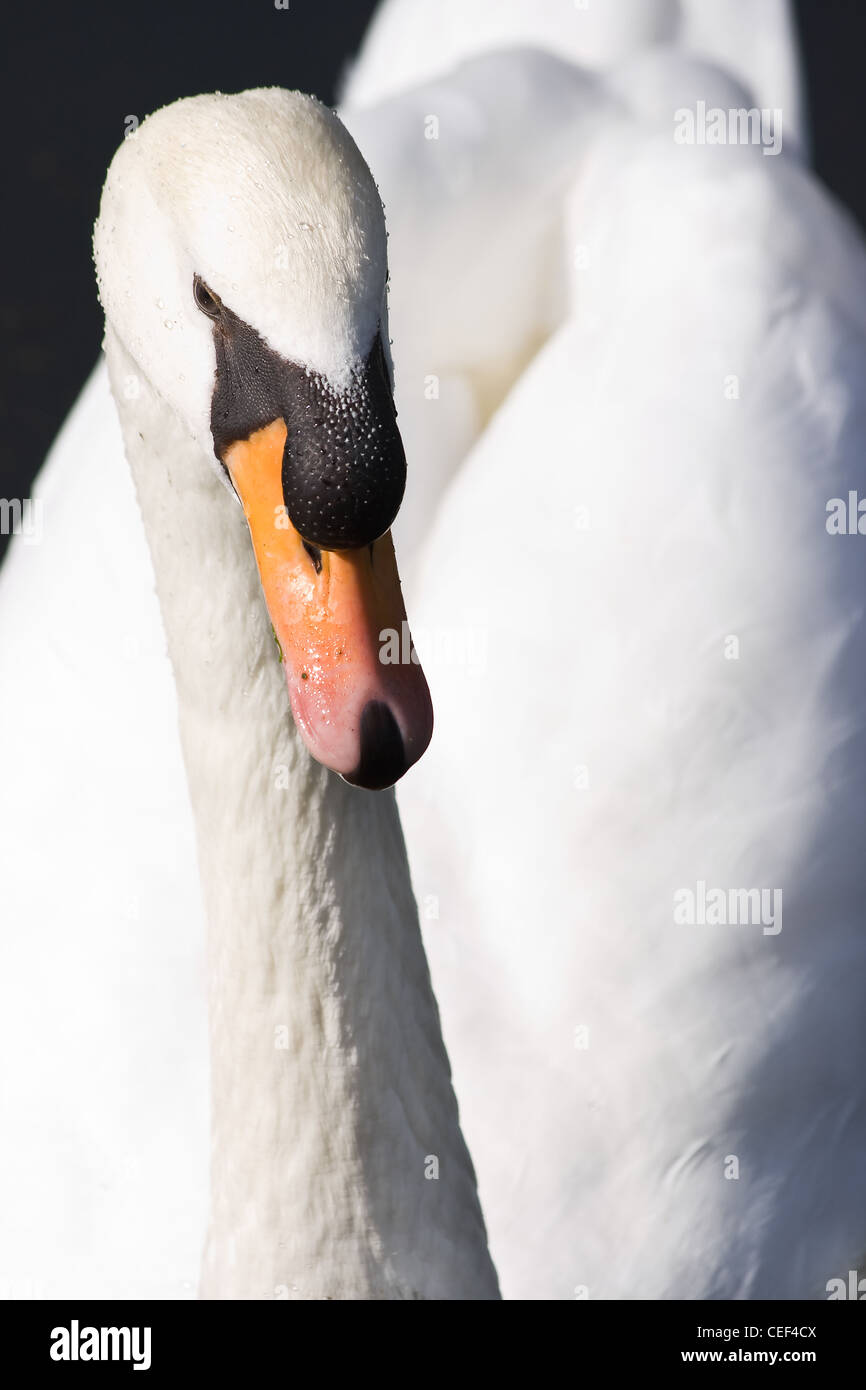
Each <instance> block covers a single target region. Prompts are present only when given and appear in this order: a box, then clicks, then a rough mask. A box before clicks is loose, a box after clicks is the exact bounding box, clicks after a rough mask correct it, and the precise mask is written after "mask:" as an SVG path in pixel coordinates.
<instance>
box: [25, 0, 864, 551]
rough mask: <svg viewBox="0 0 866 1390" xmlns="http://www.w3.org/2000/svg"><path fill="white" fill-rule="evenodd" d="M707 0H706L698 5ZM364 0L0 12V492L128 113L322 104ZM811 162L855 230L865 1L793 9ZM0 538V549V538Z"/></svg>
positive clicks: (355, 38) (56, 348) (42, 412)
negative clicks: (190, 100) (260, 92)
mask: <svg viewBox="0 0 866 1390" xmlns="http://www.w3.org/2000/svg"><path fill="white" fill-rule="evenodd" d="M708 3H712V0H708ZM374 7H375V5H374V0H290V8H289V9H288V10H287V11H286V10H277V9H276V8H275V6H274V4H273V0H209V2H208V3H196V0H116V3H113V4H109V3H106V2H105V0H99V2H98V3H91V4H86V5H82V4H74V3H66V4H63V3H54V0H50V3H38V0H37V3H30V4H29V5H28V6H27V8H26V9H25V8H24V7H23V6H19V7H18V8H16V9H14V10H9V9H7V13H6V17H5V19H4V33H3V40H4V43H3V47H4V50H5V53H4V58H3V69H2V82H0V107H2V111H0V117H2V129H3V135H4V139H3V146H4V151H3V194H4V198H3V202H4V214H3V218H2V221H0V229H2V230H0V251H2V260H0V266H2V295H0V496H4V497H25V496H27V495H28V493H29V488H30V483H31V480H32V478H33V475H34V473H35V472H36V470H37V469H38V467H39V466H40V464H41V462H42V459H43V457H44V455H45V453H46V450H47V449H48V446H49V445H50V443H51V440H52V439H53V437H54V435H55V434H56V433H57V430H58V428H59V426H60V424H61V422H62V420H63V418H64V416H65V415H66V413H67V411H68V410H69V407H70V406H71V405H72V402H73V401H74V399H75V397H76V395H77V393H78V391H79V389H80V387H81V385H82V384H83V382H84V380H85V378H86V376H87V374H88V372H89V371H90V369H91V367H92V365H93V363H94V361H95V359H96V355H97V353H98V350H99V344H100V338H101V333H102V322H101V314H100V311H99V307H98V304H97V301H96V292H95V284H94V277H93V268H92V263H91V255H90V237H91V229H92V225H93V220H94V217H95V215H96V211H97V208H98V203H99V193H100V189H101V187H102V181H103V179H104V177H105V170H106V168H107V166H108V164H109V162H110V160H111V157H112V154H113V153H114V151H115V149H116V148H117V146H118V144H119V143H120V141H121V139H122V138H123V134H124V129H125V126H124V122H125V118H126V117H127V116H128V115H135V116H137V117H138V118H139V119H143V117H144V116H146V115H147V114H148V113H149V112H150V111H153V110H155V109H156V108H157V107H159V106H163V105H165V103H166V102H169V101H173V100H175V98H177V97H180V96H190V95H192V94H193V93H196V92H206V91H213V90H216V89H222V90H225V91H240V90H242V89H243V88H245V87H256V86H268V85H271V84H274V85H279V86H283V87H299V88H301V89H303V90H305V91H309V92H314V93H315V94H316V95H317V96H319V97H321V98H322V99H323V100H324V101H327V102H333V101H334V100H335V94H336V88H337V84H338V82H339V79H340V76H341V74H342V72H343V70H344V67H345V65H346V63H347V61H348V60H349V58H350V57H351V55H352V54H353V53H354V51H355V50H356V48H357V46H358V43H359V41H360V38H361V35H362V34H363V32H364V29H365V28H366V25H367V23H368V20H369V17H370V14H371V13H372V11H373V9H374ZM796 13H797V21H798V26H799V32H800V38H801V43H802V49H803V55H804V61H805V69H806V79H807V88H808V94H809V102H810V109H811V121H812V132H813V153H814V163H815V166H816V168H817V171H818V173H819V174H820V175H821V177H822V178H823V179H824V181H825V182H826V183H827V184H828V185H829V186H830V188H832V189H833V190H834V191H835V192H836V194H837V195H838V196H839V197H840V198H841V199H842V200H843V201H844V202H845V203H847V205H848V206H849V208H851V209H852V211H853V212H854V213H855V215H856V216H857V217H858V218H859V220H860V223H861V225H862V226H864V227H866V179H864V175H863V157H862V144H863V130H864V117H863V103H862V92H863V85H864V82H863V75H862V68H863V60H864V49H866V43H864V40H866V4H864V3H862V0H799V3H798V4H797V7H796ZM2 543H3V542H2V539H0V544H2Z"/></svg>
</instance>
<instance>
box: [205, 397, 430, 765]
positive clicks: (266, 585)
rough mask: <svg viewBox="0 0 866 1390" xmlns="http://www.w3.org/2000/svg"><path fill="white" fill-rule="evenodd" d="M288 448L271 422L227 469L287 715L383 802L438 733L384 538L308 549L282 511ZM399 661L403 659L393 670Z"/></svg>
mask: <svg viewBox="0 0 866 1390" xmlns="http://www.w3.org/2000/svg"><path fill="white" fill-rule="evenodd" d="M285 441H286V425H285V423H284V421H283V420H281V419H279V420H274V421H273V422H272V423H271V424H269V425H266V426H265V427H264V428H263V429H260V430H257V431H256V432H255V433H254V434H252V435H250V437H249V438H248V439H242V440H238V441H236V442H235V443H233V444H231V445H229V447H228V448H227V449H226V451H225V453H224V455H223V462H224V464H225V466H226V468H227V470H228V473H229V476H230V478H231V480H232V483H233V485H234V488H235V491H236V492H237V494H238V496H239V498H240V500H241V503H242V505H243V509H244V514H245V515H246V518H247V523H248V525H249V528H250V535H251V537H252V542H253V549H254V551H255V556H256V562H257V564H258V567H259V576H260V578H261V582H262V589H263V591H264V596H265V602H266V603H267V606H268V612H269V613H270V617H271V622H272V624H273V628H274V632H275V634H276V637H277V641H278V642H279V645H280V649H281V652H282V658H283V662H284V665H285V669H286V678H287V680H288V686H289V698H290V700H291V705H292V713H293V714H294V717H295V723H296V724H297V726H298V729H299V730H300V733H301V736H302V738H303V740H304V742H305V743H306V745H307V747H308V748H309V750H310V752H311V753H312V755H313V757H314V758H316V759H318V761H319V762H320V763H323V764H324V765H325V767H329V768H331V769H332V771H334V772H338V773H339V774H340V775H341V776H342V777H343V778H345V780H346V781H347V782H352V783H353V784H355V785H356V786H359V787H367V788H369V789H371V790H381V789H382V788H384V787H389V786H391V785H392V784H393V783H394V782H396V781H398V779H399V778H400V777H402V776H403V773H404V772H406V770H407V769H408V768H410V767H411V766H412V764H413V763H415V762H417V761H418V759H419V758H420V757H421V754H422V753H423V752H424V750H425V748H426V747H427V745H428V743H429V742H430V737H431V734H432V732H433V706H432V704H431V701H430V691H429V689H428V687H427V681H426V680H425V677H424V673H423V671H422V670H421V667H420V665H419V664H418V659H417V657H416V656H415V653H414V648H412V646H411V639H408V625H407V623H406V609H405V607H404V605H403V595H402V591H401V588H400V576H399V574H398V572H397V561H396V557H395V554H394V545H393V542H392V540H391V533H390V531H388V532H386V534H385V535H384V536H381V537H380V538H379V539H378V540H377V541H375V542H374V543H373V544H372V545H369V546H364V547H363V548H362V549H360V550H319V549H317V548H316V547H315V546H312V545H310V544H309V543H308V542H306V541H304V539H303V537H302V536H301V535H300V534H299V532H298V531H297V530H296V529H295V527H294V526H293V525H292V523H291V521H290V520H289V517H288V513H287V510H286V507H285V505H284V501H283V491H282V481H281V474H282V460H283V449H284V447H285ZM395 639H396V640H395ZM407 639H408V640H407ZM395 652H396V653H397V654H398V655H400V656H401V657H402V656H408V658H409V659H408V660H405V661H404V660H398V661H391V660H389V658H390V657H391V656H392V655H393V654H394V653H395ZM383 658H384V659H383Z"/></svg>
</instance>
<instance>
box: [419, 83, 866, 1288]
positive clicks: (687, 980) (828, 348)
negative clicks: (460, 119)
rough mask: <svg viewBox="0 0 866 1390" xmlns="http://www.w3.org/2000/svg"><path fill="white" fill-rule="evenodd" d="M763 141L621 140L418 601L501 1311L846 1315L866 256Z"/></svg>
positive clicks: (578, 196)
mask: <svg viewBox="0 0 866 1390" xmlns="http://www.w3.org/2000/svg"><path fill="white" fill-rule="evenodd" d="M646 63H647V64H650V63H652V64H660V63H664V64H665V66H666V70H667V71H666V79H667V81H668V82H670V80H671V76H672V73H671V68H672V66H673V63H672V60H671V58H669V57H656V56H653V57H648V58H647V59H646ZM689 80H690V75H689V71H688V69H687V67H686V68H682V65H681V71H680V73H679V78H678V81H679V83H680V85H681V86H682V85H683V84H684V83H687V82H688V81H689ZM702 80H703V79H702ZM644 85H645V89H646V90H650V89H651V88H652V86H653V84H652V83H651V82H649V81H647V82H646V83H645V84H644ZM673 95H674V97H675V98H676V94H675V93H674V94H673ZM677 104H678V103H677ZM683 153H684V154H685V158H683V157H682V156H683ZM751 153H752V156H753V157H752V158H749V157H748V155H746V157H743V155H744V152H743V151H740V150H738V151H725V152H722V154H721V158H719V159H713V158H712V157H711V155H710V153H709V152H708V151H707V150H706V149H703V150H702V149H700V148H699V147H695V148H693V149H687V150H685V152H683V150H682V149H680V148H679V147H677V146H676V145H675V144H674V143H673V142H672V141H671V139H670V124H669V112H668V120H667V122H666V123H663V122H662V121H661V120H658V121H654V119H653V117H652V111H651V110H646V111H645V112H644V114H643V118H642V121H641V123H640V125H639V126H638V127H636V126H635V124H633V123H632V121H630V120H629V119H626V120H624V121H623V122H622V123H619V124H618V123H615V122H614V123H610V124H608V125H607V126H606V127H605V129H604V132H603V133H602V134H601V135H600V136H599V138H598V139H597V140H596V141H595V142H594V144H593V148H592V150H591V152H590V153H589V154H588V156H587V158H586V159H585V161H584V164H583V168H582V172H581V176H580V178H579V181H578V182H577V183H576V185H575V188H574V191H573V194H572V196H571V198H570V199H569V201H568V205H567V208H566V211H565V214H564V226H565V232H564V238H563V240H564V244H565V246H566V247H568V246H572V245H575V244H577V245H581V246H583V247H585V248H586V255H585V256H582V257H581V258H580V260H579V262H577V263H575V262H572V263H571V266H570V267H569V270H570V274H569V282H570V283H569V292H568V294H569V298H568V304H569V308H568V313H567V315H566V317H565V321H564V322H563V324H562V326H561V327H560V328H559V329H558V330H557V331H556V332H555V333H554V335H553V336H552V337H551V338H550V340H549V341H548V342H547V343H546V345H545V346H544V347H543V348H542V350H541V351H540V352H539V353H538V355H537V356H536V357H535V359H534V360H533V362H532V364H531V365H530V367H529V368H528V369H527V370H526V371H525V372H524V373H523V374H522V375H521V377H520V380H519V381H518V383H517V384H516V386H515V387H514V388H513V389H512V391H511V392H510V393H509V395H508V397H507V399H506V401H505V403H504V405H503V406H502V407H501V408H500V410H499V412H498V413H497V415H496V416H495V417H494V419H493V421H492V423H491V425H490V426H489V427H488V429H487V430H486V432H485V433H484V435H483V436H482V438H481V440H480V442H479V443H478V445H477V446H476V447H475V449H474V450H473V451H472V452H471V453H470V455H469V457H468V458H467V459H466V460H465V462H464V463H463V464H462V466H461V468H460V469H459V471H458V472H457V474H456V475H455V477H454V479H453V481H452V483H451V486H450V488H449V490H448V491H447V493H446V495H445V498H444V500H443V503H442V505H441V508H440V511H439V513H438V514H437V518H436V522H435V524H434V526H433V527H432V530H431V532H430V534H429V536H428V539H427V542H426V546H427V547H428V548H427V549H426V551H425V560H424V561H422V567H421V571H420V573H419V574H418V575H417V578H416V601H415V604H414V605H413V608H414V611H415V612H416V614H417V622H418V632H419V633H429V634H433V635H435V634H437V633H440V632H449V631H450V632H459V631H460V630H461V629H462V628H465V627H466V625H467V624H469V626H470V627H471V626H473V625H474V628H475V629H476V631H475V638H476V643H475V648H474V650H475V651H476V653H477V652H478V651H480V652H481V653H482V658H483V659H480V660H474V661H471V662H470V661H469V660H467V658H466V656H465V655H464V656H463V658H462V659H461V658H460V656H459V655H458V657H457V658H456V659H455V657H454V655H453V650H452V654H451V656H450V659H448V658H447V655H446V659H444V660H441V661H439V662H438V663H437V660H436V655H437V648H436V645H435V642H432V643H431V646H430V648H429V650H428V649H426V648H425V645H424V642H423V641H422V640H421V639H420V638H419V642H420V650H421V656H422V659H424V660H425V662H426V665H427V668H428V671H429V673H430V678H431V686H432V690H433V694H434V699H435V701H436V708H437V719H438V736H437V739H436V741H435V745H434V746H433V747H432V748H431V751H430V755H429V758H428V759H427V760H426V762H425V764H424V765H423V767H420V768H419V770H418V773H417V776H416V777H414V778H413V779H411V780H410V781H409V782H408V783H407V784H406V785H405V787H404V788H403V790H402V792H401V795H400V803H401V809H402V813H403V817H404V823H405V825H406V831H407V838H408V843H409V844H410V846H411V848H412V866H413V878H414V882H415V885H416V891H417V893H418V896H419V901H420V902H421V903H422V904H426V903H429V904H431V905H432V911H431V913H430V914H429V916H428V920H427V922H426V923H425V935H426V940H427V945H428V952H429V954H430V959H431V965H432V969H433V974H434V979H435V981H436V987H437V994H438V997H439V998H440V1001H441V1003H442V1007H443V1013H444V1019H445V1026H446V1031H447V1033H448V1036H449V1037H450V1038H451V1039H452V1055H453V1059H454V1065H455V1077H456V1083H457V1087H458V1094H459V1095H460V1098H461V1105H462V1110H463V1113H464V1115H465V1116H466V1119H467V1137H468V1140H469V1143H470V1145H471V1146H472V1149H473V1154H474V1156H475V1160H476V1164H477V1167H478V1172H479V1181H480V1190H481V1195H482V1200H483V1202H484V1204H485V1211H486V1213H487V1217H488V1221H489V1224H490V1230H491V1240H492V1251H493V1254H494V1258H495V1260H496V1261H497V1267H498V1269H499V1271H500V1275H501V1278H502V1281H503V1288H504V1290H505V1292H506V1295H507V1296H509V1297H519V1298H549V1297H558V1298H568V1297H575V1296H577V1297H587V1296H588V1297H591V1298H634V1297H641V1298H644V1297H664V1298H679V1299H682V1298H698V1299H706V1298H798V1297H824V1296H826V1289H827V1287H828V1281H829V1280H831V1279H833V1278H835V1277H838V1276H839V1273H840V1271H844V1270H846V1269H849V1268H856V1267H857V1263H858V1260H859V1259H860V1258H861V1257H862V1251H863V1248H864V1245H866V1228H864V1221H863V1216H862V1206H863V1173H864V1171H866V1088H864V1081H863V1071H862V1066H861V1059H862V1056H863V1051H864V1046H866V1036H864V1018H866V992H864V979H866V971H864V964H866V933H864V926H863V915H862V907H861V904H862V900H863V889H864V883H863V881H862V880H863V868H862V855H861V854H860V852H859V849H858V843H859V835H860V827H861V826H862V824H863V817H864V810H866V807H864V802H863V796H864V792H863V788H864V785H866V766H864V757H866V743H864V733H866V724H864V716H863V702H862V689H863V678H864V667H866V634H864V628H863V598H862V596H863V592H864V584H866V573H864V565H866V556H864V552H863V551H862V550H861V548H860V546H859V541H858V540H857V538H856V537H855V536H844V535H843V536H838V535H832V534H829V533H828V530H827V525H826V523H827V516H828V503H829V499H831V498H839V497H841V498H845V497H847V496H848V495H849V492H851V491H853V492H854V493H855V494H856V495H862V492H863V488H864V477H863V439H864V433H866V415H864V407H863V401H862V389H861V383H862V380H863V374H864V369H866V336H864V330H866V257H864V252H863V246H862V241H861V239H860V237H859V235H858V234H857V233H856V232H855V230H854V229H853V228H852V226H851V225H850V224H849V223H848V221H847V219H846V218H845V217H844V216H843V215H842V214H841V213H840V212H839V211H838V210H837V209H835V208H834V207H833V206H832V204H831V202H830V200H829V199H828V198H827V197H826V195H824V194H823V193H822V192H821V190H820V189H819V188H818V187H817V186H816V185H815V184H814V183H813V182H812V180H811V179H810V177H809V175H808V174H807V173H806V172H805V171H804V170H803V169H802V167H801V166H800V165H799V164H798V163H797V162H796V161H795V160H789V159H784V158H783V159H782V160H779V161H775V162H774V161H772V160H767V159H763V158H762V157H761V155H760V152H759V151H757V150H755V151H752V152H751ZM674 305H675V306H676V312H675V313H674V312H672V306H674ZM527 470H530V472H529V477H530V478H531V483H528V481H527ZM516 498H519V499H520V501H519V505H515V499H516ZM482 513H483V515H484V517H485V525H484V526H483V527H480V526H478V525H477V524H476V522H475V518H477V517H478V516H479V515H481V514H482ZM446 545H447V547H448V552H449V556H450V557H451V562H450V563H449V565H448V566H447V567H446V566H442V565H441V564H440V563H439V562H438V557H439V556H440V555H441V553H442V550H443V548H444V547H445V546H446ZM503 555H504V556H507V557H509V563H508V564H505V565H503V564H502V563H501V557H502V556H503ZM458 576H459V580H458ZM467 583H468V587H469V589H470V591H471V592H472V594H473V596H474V599H475V603H476V605H477V607H476V615H475V616H474V617H472V616H470V617H467V616H466V612H465V599H464V595H465V592H466V586H467ZM456 650H457V652H458V653H460V652H464V653H465V652H466V651H471V650H473V648H472V647H471V646H469V645H464V646H463V647H460V646H458V647H457V649H456ZM468 692H471V697H469V696H468ZM494 705H495V706H496V708H497V709H498V711H499V713H498V717H496V718H492V717H491V715H490V710H491V708H493V707H494ZM541 731H543V733H542V732H541ZM467 749H471V750H472V775H471V776H466V774H465V760H466V755H467V753H466V750H467ZM504 766H505V767H507V769H508V775H507V776H503V775H502V769H503V767H504ZM456 785H459V786H460V794H459V795H458V796H455V794H454V788H455V786H456ZM701 883H703V884H705V885H725V886H727V885H730V886H731V887H738V888H739V887H742V888H744V889H753V888H760V889H764V890H767V889H770V888H773V889H775V890H778V892H779V894H780V899H779V901H780V902H783V904H784V913H783V919H782V918H780V919H779V921H778V923H777V924H776V926H778V931H777V930H776V926H774V925H773V924H771V923H770V922H769V919H767V922H766V923H765V925H764V926H762V925H761V923H760V922H757V921H756V922H755V923H753V924H751V925H749V924H739V925H725V924H724V921H722V923H718V922H717V923H715V924H713V922H712V920H711V919H708V920H707V921H706V922H705V923H704V924H701V923H700V922H696V923H695V924H693V925H688V924H685V925H684V924H682V923H681V922H679V921H678V920H677V917H676V915H675V904H676V902H677V900H678V899H677V895H678V893H680V892H681V891H682V890H684V889H685V890H689V891H691V892H693V893H694V892H696V891H699V889H698V885H699V884H701ZM480 1037H483V1038H485V1040H486V1045H485V1049H484V1050H482V1049H481V1048H480V1047H479V1038H480ZM491 1042H492V1046H491ZM491 1056H493V1057H495V1058H496V1065H495V1066H492V1065H491V1064H490V1057H491ZM527 1127H528V1130H529V1132H531V1134H532V1143H531V1144H528V1143H526V1142H524V1141H521V1139H520V1135H521V1134H525V1133H526V1130H527ZM565 1232H568V1235H567V1236H565V1235H564V1234H563V1233H565Z"/></svg>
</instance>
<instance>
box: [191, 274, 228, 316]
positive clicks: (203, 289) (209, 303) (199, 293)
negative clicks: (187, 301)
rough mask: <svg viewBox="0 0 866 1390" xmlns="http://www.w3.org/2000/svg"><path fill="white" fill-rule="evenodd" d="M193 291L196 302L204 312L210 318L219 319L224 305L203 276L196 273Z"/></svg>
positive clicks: (193, 280) (193, 279)
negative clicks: (209, 287)
mask: <svg viewBox="0 0 866 1390" xmlns="http://www.w3.org/2000/svg"><path fill="white" fill-rule="evenodd" d="M192 292H193V297H194V299H195V302H196V304H197V305H198V307H199V308H200V309H201V311H202V313H203V314H207V316H208V318H209V319H218V318H219V316H220V312H221V310H222V305H221V304H220V302H219V300H218V299H217V297H216V295H215V294H213V293H212V292H211V291H210V290H209V289H208V287H207V285H206V284H205V282H204V280H202V278H201V276H199V275H194V276H193V278H192Z"/></svg>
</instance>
